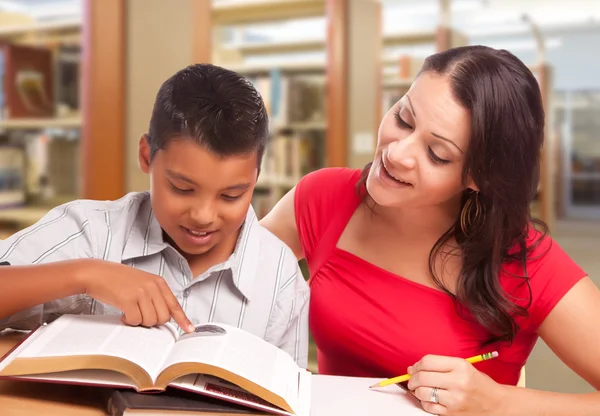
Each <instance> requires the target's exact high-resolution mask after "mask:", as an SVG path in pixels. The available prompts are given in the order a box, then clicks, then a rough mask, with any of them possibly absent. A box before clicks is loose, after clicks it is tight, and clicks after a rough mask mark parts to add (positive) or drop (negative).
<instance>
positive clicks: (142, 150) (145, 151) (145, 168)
mask: <svg viewBox="0 0 600 416" xmlns="http://www.w3.org/2000/svg"><path fill="white" fill-rule="evenodd" d="M138 163H139V164H140V169H141V170H142V172H144V173H149V172H150V143H148V135H147V134H143V135H142V137H140V141H139V144H138Z"/></svg>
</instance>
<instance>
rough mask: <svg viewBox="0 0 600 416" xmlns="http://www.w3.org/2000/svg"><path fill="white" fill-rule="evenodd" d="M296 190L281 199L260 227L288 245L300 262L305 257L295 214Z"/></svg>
mask: <svg viewBox="0 0 600 416" xmlns="http://www.w3.org/2000/svg"><path fill="white" fill-rule="evenodd" d="M295 191H296V188H295V187H294V188H292V190H290V191H289V192H288V193H287V194H285V195H284V197H283V198H281V199H280V200H279V201H278V202H277V204H275V206H274V207H273V209H272V210H271V212H269V213H268V214H267V215H266V216H265V217H264V218H263V219H261V220H260V225H262V226H263V227H265V228H266V229H267V230H269V231H271V232H272V233H273V234H275V235H276V236H277V237H278V238H279V239H280V240H281V241H283V242H284V243H285V244H287V245H288V246H289V247H290V248H291V249H292V251H293V252H294V255H295V256H296V258H297V259H298V260H300V259H302V258H303V257H304V254H303V253H302V245H301V244H300V237H299V236H298V228H297V227H296V214H295V212H294V195H295Z"/></svg>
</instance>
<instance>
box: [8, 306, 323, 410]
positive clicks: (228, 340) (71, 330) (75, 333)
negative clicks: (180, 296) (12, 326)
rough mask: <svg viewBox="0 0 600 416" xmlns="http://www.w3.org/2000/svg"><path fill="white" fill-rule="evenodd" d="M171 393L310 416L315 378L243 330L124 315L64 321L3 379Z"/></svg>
mask: <svg viewBox="0 0 600 416" xmlns="http://www.w3.org/2000/svg"><path fill="white" fill-rule="evenodd" d="M2 378H4V379H17V380H26V381H37V382H49V383H65V384H84V385H93V386H104V387H113V388H126V389H133V390H135V391H137V392H154V393H156V392H164V391H165V390H166V389H167V387H171V388H174V389H181V390H185V391H189V392H192V393H196V394H199V395H203V396H208V397H213V398H215V399H219V400H223V401H226V402H231V403H235V404H239V405H242V406H245V407H248V408H252V409H256V410H261V411H265V412H268V413H272V414H280V415H300V416H303V415H308V414H309V413H310V410H309V408H310V394H311V386H310V384H311V373H310V372H309V371H307V370H306V369H302V368H300V367H298V365H297V364H296V362H295V361H294V360H293V359H292V357H290V355H289V354H287V353H286V352H284V351H282V350H280V349H279V348H277V347H275V346H274V345H271V344H269V343H268V342H266V341H265V340H263V339H262V338H259V337H257V336H255V335H253V334H251V333H248V332H246V331H243V330H241V329H238V328H235V327H232V326H229V325H224V324H219V323H209V324H202V325H198V326H197V327H196V331H195V332H193V333H190V334H183V333H180V332H179V331H178V329H177V328H176V327H175V326H174V325H172V324H170V323H167V324H165V325H161V326H157V327H152V328H145V327H132V326H128V325H125V324H123V323H122V322H121V320H120V316H118V315H63V316H61V317H59V318H57V319H56V320H55V321H53V322H51V323H50V324H47V325H42V326H40V327H38V328H37V329H36V330H34V331H32V332H31V333H30V334H29V336H28V337H27V338H25V339H24V340H23V341H22V342H21V343H20V344H18V345H17V346H16V347H15V348H14V349H13V350H12V351H10V352H9V353H8V354H6V355H5V356H4V357H3V358H2V359H1V360H0V379H2Z"/></svg>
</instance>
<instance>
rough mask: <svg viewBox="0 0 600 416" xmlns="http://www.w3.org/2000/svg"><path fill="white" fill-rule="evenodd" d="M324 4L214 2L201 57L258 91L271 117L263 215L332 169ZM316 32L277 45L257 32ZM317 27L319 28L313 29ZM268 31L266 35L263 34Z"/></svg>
mask: <svg viewBox="0 0 600 416" xmlns="http://www.w3.org/2000/svg"><path fill="white" fill-rule="evenodd" d="M327 3H328V2H327V1H325V0H253V1H244V2H242V1H227V0H224V1H219V0H216V1H213V2H212V9H211V17H212V22H211V35H212V43H211V45H210V53H206V52H205V56H202V57H200V58H201V59H204V60H206V61H209V62H212V63H214V64H216V65H221V66H223V67H226V68H228V69H231V70H234V71H236V72H238V73H240V74H241V75H243V76H245V77H246V78H247V79H248V80H249V81H250V82H252V83H253V84H254V86H255V87H256V88H257V90H258V91H259V92H260V93H261V95H262V97H263V100H264V102H265V106H266V107H267V112H268V113H269V119H270V134H271V137H270V143H269V145H268V148H267V150H266V152H265V156H264V159H263V163H262V166H261V175H260V178H259V181H258V183H257V187H256V191H255V194H254V199H253V205H254V207H255V210H256V211H257V215H258V216H259V218H260V217H262V216H264V215H265V214H266V213H267V212H268V211H269V210H270V209H271V208H272V207H273V205H274V204H275V203H276V202H277V201H278V200H279V199H280V198H281V197H282V196H283V195H284V194H285V193H286V192H287V191H288V190H290V189H291V188H293V187H294V186H295V185H296V183H297V182H298V180H299V179H300V178H301V177H302V176H303V175H304V174H306V173H308V172H310V171H312V170H315V169H318V168H321V167H324V166H329V165H331V160H332V158H333V157H336V156H337V155H336V154H335V153H337V152H338V151H337V150H336V151H335V152H334V154H332V153H331V152H328V146H327V142H328V140H330V136H329V128H330V126H331V119H330V115H329V114H328V111H327V110H328V99H327V96H328V87H330V85H329V83H328V81H329V77H328V75H329V74H328V62H329V57H328V55H327V43H328V42H329V41H330V36H329V33H328V32H327V29H326V24H324V23H325V22H328V20H327V13H326V10H327ZM302 20H304V21H306V20H310V21H314V22H316V23H315V24H316V25H317V26H318V27H319V29H318V30H317V31H316V33H311V34H309V36H302V35H300V36H299V37H298V38H295V39H280V38H279V37H277V36H265V35H261V31H260V30H256V27H257V26H261V27H263V28H267V29H269V28H274V29H275V28H277V27H278V25H293V24H297V22H298V21H302ZM319 23H320V24H319ZM267 32H268V30H267Z"/></svg>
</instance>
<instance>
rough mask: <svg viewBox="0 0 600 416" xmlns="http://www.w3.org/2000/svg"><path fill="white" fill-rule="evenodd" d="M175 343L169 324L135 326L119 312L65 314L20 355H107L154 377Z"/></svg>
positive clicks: (46, 328) (48, 326)
mask: <svg viewBox="0 0 600 416" xmlns="http://www.w3.org/2000/svg"><path fill="white" fill-rule="evenodd" d="M174 344H175V335H174V333H173V331H172V330H171V329H170V328H167V327H166V326H161V327H154V328H145V327H132V326H128V325H125V324H123V323H122V322H121V318H120V316H116V315H63V316H61V317H60V318H58V319H57V320H56V321H54V322H52V323H51V324H50V325H47V326H46V327H45V330H44V332H43V333H42V334H41V335H40V336H38V337H36V339H35V342H34V343H30V344H28V345H26V346H25V347H24V348H23V349H22V350H21V351H20V353H19V357H64V356H73V355H108V356H113V357H120V358H124V359H126V360H129V361H131V362H133V363H135V364H137V365H139V366H140V367H142V368H144V369H145V370H146V372H148V374H150V376H151V377H152V378H153V379H155V378H156V376H157V375H158V373H159V371H160V368H161V367H162V363H163V362H164V361H165V358H166V356H167V355H168V353H169V350H170V349H171V347H172V346H173V345H174Z"/></svg>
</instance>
